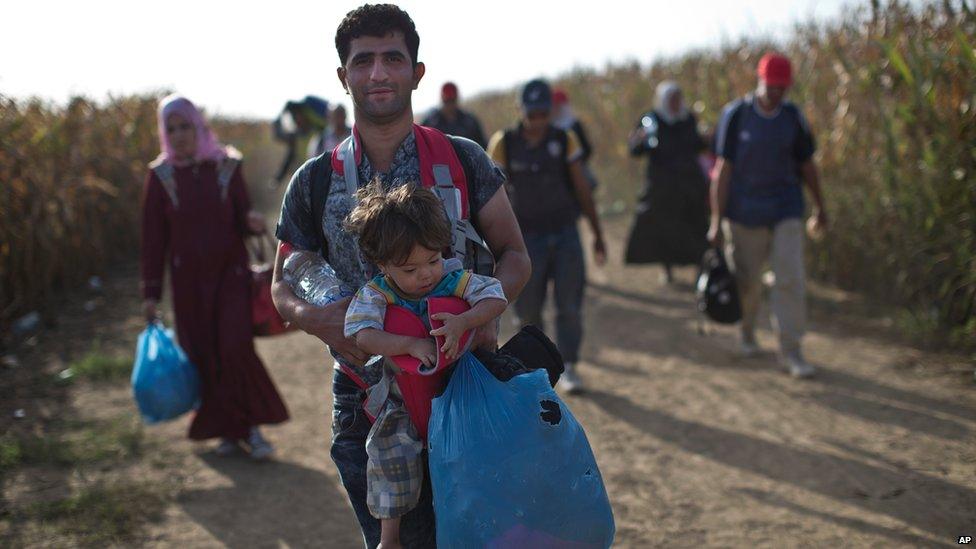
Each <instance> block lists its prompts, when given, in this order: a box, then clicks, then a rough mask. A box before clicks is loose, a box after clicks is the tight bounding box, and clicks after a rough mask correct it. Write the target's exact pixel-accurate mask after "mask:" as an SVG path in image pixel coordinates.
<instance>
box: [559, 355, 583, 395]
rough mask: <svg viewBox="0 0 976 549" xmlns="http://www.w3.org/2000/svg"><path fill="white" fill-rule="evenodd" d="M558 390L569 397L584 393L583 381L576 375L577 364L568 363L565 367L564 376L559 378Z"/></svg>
mask: <svg viewBox="0 0 976 549" xmlns="http://www.w3.org/2000/svg"><path fill="white" fill-rule="evenodd" d="M556 388H558V389H559V390H560V391H562V392H564V393H566V394H567V395H574V394H577V393H580V392H582V391H583V381H582V380H580V378H579V376H578V375H576V365H575V364H571V363H569V362H567V363H566V364H565V365H564V371H563V375H561V376H559V382H558V383H557V384H556Z"/></svg>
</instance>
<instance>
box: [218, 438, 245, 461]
mask: <svg viewBox="0 0 976 549" xmlns="http://www.w3.org/2000/svg"><path fill="white" fill-rule="evenodd" d="M240 449H241V445H240V444H239V443H238V442H237V440H236V439H233V438H224V439H220V444H218V445H217V449H216V450H215V451H216V452H217V455H218V456H220V457H227V456H232V455H234V454H236V453H237V452H239V451H240Z"/></svg>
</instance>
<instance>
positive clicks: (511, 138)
mask: <svg viewBox="0 0 976 549" xmlns="http://www.w3.org/2000/svg"><path fill="white" fill-rule="evenodd" d="M521 104H522V117H521V121H520V122H519V123H518V125H516V126H515V127H513V128H510V129H508V130H504V131H499V132H498V133H496V134H495V135H494V136H492V138H491V142H490V143H489V145H488V154H489V155H490V156H491V158H492V160H494V161H495V163H496V164H498V165H499V166H501V167H503V168H504V169H505V172H506V173H507V174H508V182H507V183H506V188H507V189H508V193H509V196H510V198H511V201H512V208H513V209H514V210H515V216H516V217H517V218H518V223H519V226H520V227H521V229H522V236H523V238H524V239H525V246H526V249H528V251H529V258H530V259H531V260H532V276H531V277H530V278H529V282H528V283H527V284H526V286H525V288H524V289H523V291H522V295H521V296H520V297H519V299H518V301H516V302H515V311H516V313H517V314H518V317H519V321H520V322H521V323H522V324H523V325H526V324H535V325H536V326H539V327H540V328H541V327H542V326H543V323H542V307H543V305H544V304H545V301H546V296H547V294H548V291H549V283H550V282H552V284H553V293H554V298H555V304H556V344H557V346H558V347H559V352H560V353H561V354H562V356H563V360H564V361H565V372H564V373H563V375H562V377H561V378H560V380H559V383H560V387H561V388H562V389H563V390H564V391H566V392H570V393H572V392H577V391H580V390H582V388H583V384H582V381H581V380H580V378H579V375H578V373H577V371H576V362H577V361H578V360H579V349H580V343H581V342H582V339H583V321H582V307H583V289H584V286H585V284H586V272H585V264H584V256H583V247H582V244H581V243H580V235H579V230H578V229H577V227H576V220H577V218H578V217H579V212H580V211H582V212H583V215H584V216H585V217H586V219H587V221H589V224H590V228H591V229H592V231H593V254H594V257H595V259H596V262H597V264H598V265H602V264H603V263H605V262H606V245H605V244H604V241H603V230H602V228H601V227H600V219H599V217H598V216H597V213H596V206H595V205H594V204H593V195H592V193H591V189H590V182H589V181H587V179H586V176H585V174H584V173H583V162H582V160H581V158H582V154H583V151H582V148H581V147H580V144H579V138H578V137H577V136H576V134H575V132H573V131H572V130H569V131H566V130H561V129H559V128H556V127H555V126H553V125H552V124H551V123H550V121H551V114H552V90H551V89H550V88H549V84H547V83H546V82H545V81H543V80H532V81H531V82H529V83H528V84H526V85H525V88H523V90H522V96H521Z"/></svg>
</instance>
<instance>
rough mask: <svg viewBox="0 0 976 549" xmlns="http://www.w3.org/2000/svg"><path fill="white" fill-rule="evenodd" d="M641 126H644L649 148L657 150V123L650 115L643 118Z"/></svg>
mask: <svg viewBox="0 0 976 549" xmlns="http://www.w3.org/2000/svg"><path fill="white" fill-rule="evenodd" d="M641 126H644V132H645V133H646V134H647V148H649V149H654V148H657V143H658V141H657V121H656V120H654V117H653V116H651V115H649V114H648V115H645V116H644V118H641Z"/></svg>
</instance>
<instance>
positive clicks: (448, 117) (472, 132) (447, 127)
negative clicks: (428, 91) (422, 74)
mask: <svg viewBox="0 0 976 549" xmlns="http://www.w3.org/2000/svg"><path fill="white" fill-rule="evenodd" d="M421 125H424V126H430V127H431V128H437V129H438V130H440V131H442V132H444V133H446V134H448V135H455V136H458V137H466V138H468V139H470V140H471V141H474V142H475V143H477V144H479V145H481V148H485V146H487V144H488V142H487V141H486V140H485V134H484V132H483V131H481V122H478V119H477V118H475V116H474V115H473V114H471V113H469V112H467V111H463V110H461V108H460V107H458V88H457V85H456V84H455V83H454V82H446V83H444V85H443V86H441V106H440V108H435V109H433V110H431V111H430V114H428V115H427V117H426V118H424V121H423V122H421Z"/></svg>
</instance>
